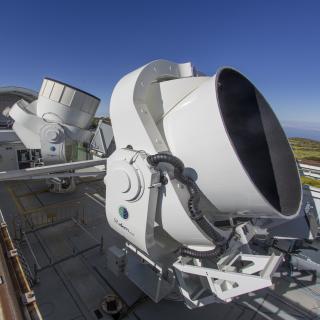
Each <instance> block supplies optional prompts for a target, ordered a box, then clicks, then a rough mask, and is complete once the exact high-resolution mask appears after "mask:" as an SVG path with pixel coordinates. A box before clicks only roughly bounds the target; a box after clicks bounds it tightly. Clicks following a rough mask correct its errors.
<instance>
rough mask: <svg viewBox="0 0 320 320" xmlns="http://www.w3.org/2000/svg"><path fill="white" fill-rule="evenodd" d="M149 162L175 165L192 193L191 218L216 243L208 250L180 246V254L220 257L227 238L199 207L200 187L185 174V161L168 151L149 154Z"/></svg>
mask: <svg viewBox="0 0 320 320" xmlns="http://www.w3.org/2000/svg"><path fill="white" fill-rule="evenodd" d="M147 162H148V163H149V164H150V165H151V166H153V167H156V166H157V165H158V164H159V163H161V162H164V163H169V164H171V165H172V166H173V167H174V176H175V178H176V179H177V180H178V181H180V182H181V183H183V184H185V185H186V186H187V188H188V191H189V194H190V198H189V200H188V210H189V213H190V217H191V219H192V220H193V221H195V222H196V223H197V225H198V226H199V227H200V228H201V230H203V231H204V232H205V233H206V234H207V235H208V236H209V237H210V239H212V240H213V242H214V244H215V248H214V249H212V250H208V251H197V250H193V249H189V248H187V247H182V248H180V254H181V255H182V256H189V257H192V258H198V259H203V258H209V257H210V258H218V257H220V256H221V255H222V254H223V252H224V251H225V249H226V240H225V239H224V237H222V236H221V235H220V234H219V233H218V232H217V231H216V230H215V229H214V228H213V227H212V225H211V224H210V223H209V222H208V220H207V219H206V218H205V217H204V216H203V214H202V212H201V210H200V209H199V203H200V189H199V187H198V186H197V184H196V183H195V181H194V180H193V179H191V178H190V177H187V176H186V175H184V173H183V171H184V164H183V162H182V161H181V160H180V159H179V158H177V157H175V156H173V155H171V154H167V153H158V154H155V155H149V156H148V157H147Z"/></svg>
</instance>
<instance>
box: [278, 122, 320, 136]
mask: <svg viewBox="0 0 320 320" xmlns="http://www.w3.org/2000/svg"><path fill="white" fill-rule="evenodd" d="M280 123H281V125H282V127H283V129H284V131H285V133H286V135H287V136H288V137H289V138H306V139H311V140H316V141H320V123H317V122H308V121H297V120H291V121H288V120H280Z"/></svg>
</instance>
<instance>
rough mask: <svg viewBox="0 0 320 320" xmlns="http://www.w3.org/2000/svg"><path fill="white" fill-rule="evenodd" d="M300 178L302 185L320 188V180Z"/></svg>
mask: <svg viewBox="0 0 320 320" xmlns="http://www.w3.org/2000/svg"><path fill="white" fill-rule="evenodd" d="M300 178H301V183H302V184H307V185H309V186H312V187H315V188H320V180H317V179H313V178H310V177H300Z"/></svg>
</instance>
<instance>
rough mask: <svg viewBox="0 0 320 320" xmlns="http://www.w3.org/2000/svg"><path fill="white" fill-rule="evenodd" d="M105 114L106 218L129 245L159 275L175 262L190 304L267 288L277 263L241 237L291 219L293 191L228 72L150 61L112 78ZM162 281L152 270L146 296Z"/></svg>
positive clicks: (261, 122)
mask: <svg viewBox="0 0 320 320" xmlns="http://www.w3.org/2000/svg"><path fill="white" fill-rule="evenodd" d="M110 116H111V120H112V126H113V132H114V138H115V143H116V147H117V149H116V151H115V152H114V153H113V154H112V155H111V156H110V157H109V158H108V174H107V176H106V177H105V182H106V214H107V219H108V222H109V224H110V226H111V227H112V228H113V229H114V230H115V231H117V232H118V233H119V234H121V235H122V236H123V237H124V238H125V239H126V240H127V247H128V248H130V249H131V250H132V252H134V253H135V254H138V255H139V256H141V257H142V258H143V259H144V260H145V261H148V262H149V263H150V265H151V266H152V268H157V269H158V270H160V272H164V274H165V273H166V272H169V273H170V270H169V269H170V268H171V267H172V266H173V267H174V270H175V275H176V279H177V280H178V286H179V288H180V292H181V294H182V295H183V296H184V298H185V301H186V303H187V305H188V306H190V307H192V308H194V307H199V306H201V305H205V304H208V303H212V302H216V300H215V298H216V297H218V298H219V299H220V300H223V301H230V299H232V298H233V297H235V296H238V295H240V294H243V293H247V292H251V291H255V290H258V289H261V288H264V287H267V286H270V285H271V284H272V282H271V276H272V274H273V272H274V271H275V270H276V269H277V266H278V265H279V263H280V262H281V259H282V258H281V256H275V255H271V256H262V255H256V254H255V253H254V252H253V251H252V249H251V247H250V241H251V240H252V239H253V238H254V237H255V236H256V235H258V234H261V235H262V234H263V235H265V233H266V228H267V227H268V225H270V222H273V223H275V220H277V221H279V220H281V219H283V220H286V219H293V218H295V217H296V216H297V214H298V212H299V209H300V204H301V185H300V179H299V175H298V170H297V166H296V163H295V159H294V157H293V153H292V150H291V148H290V146H289V143H288V141H287V138H286V136H285V134H284V132H283V130H282V128H281V125H280V124H279V121H278V120H277V118H276V116H275V115H274V113H273V111H272V109H271V108H270V106H269V104H268V103H267V102H266V100H265V99H264V97H263V96H262V95H261V93H260V92H259V90H258V89H257V88H256V87H255V86H254V85H253V84H252V83H251V82H250V81H249V80H248V79H246V78H245V77H244V76H243V75H242V74H241V73H239V72H238V71H236V70H234V69H232V68H222V69H220V70H219V71H218V72H217V74H216V75H214V76H212V77H210V76H204V75H203V74H200V73H198V72H197V71H196V70H195V69H194V68H193V67H192V65H191V64H190V63H186V64H176V63H173V62H170V61H165V60H158V61H154V62H151V63H149V64H147V65H145V66H143V67H142V68H140V69H137V70H135V71H133V72H131V73H129V74H127V75H126V76H125V77H123V78H122V79H121V80H120V81H119V82H118V84H117V85H116V87H115V89H114V91H113V93H112V97H111V103H110ZM210 259H213V260H214V261H215V264H212V261H211V260H210ZM237 262H240V266H242V267H240V268H239V267H237V266H236V263H237ZM129 267H130V266H128V268H129ZM139 268H140V266H139V262H137V263H136V265H135V266H134V268H133V270H140V269H139ZM141 268H142V269H141V272H144V271H143V270H144V269H143V267H141ZM151 273H152V271H151ZM130 274H131V273H130V270H129V271H128V276H129V277H131V279H132V281H134V282H135V283H136V284H137V285H138V286H140V287H141V288H142V289H143V290H145V292H147V293H148V294H149V295H150V286H151V284H150V285H149V284H146V283H144V282H143V281H139V279H143V276H140V277H139V279H137V277H135V271H134V272H133V273H132V276H130ZM147 275H148V273H147V271H146V276H147ZM164 278H165V277H164ZM148 279H149V278H148ZM160 283H161V280H159V274H157V273H154V284H152V286H153V285H154V287H155V285H157V286H158V287H157V289H156V290H154V292H153V293H154V295H153V294H151V295H150V296H151V297H152V298H153V299H154V300H155V301H158V300H159V299H160V298H161V297H160V296H161V294H159V292H161V290H160V289H159V286H160V285H161V284H160ZM195 284H197V285H195ZM163 290H164V291H165V289H163ZM204 292H209V293H210V292H211V294H209V295H204Z"/></svg>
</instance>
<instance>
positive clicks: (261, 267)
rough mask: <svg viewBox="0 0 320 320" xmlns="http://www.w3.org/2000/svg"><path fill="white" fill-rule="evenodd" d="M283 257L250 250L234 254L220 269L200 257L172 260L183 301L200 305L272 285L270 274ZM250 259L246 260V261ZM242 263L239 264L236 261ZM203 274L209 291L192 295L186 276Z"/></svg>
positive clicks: (228, 300)
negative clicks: (206, 264) (251, 252)
mask: <svg viewBox="0 0 320 320" xmlns="http://www.w3.org/2000/svg"><path fill="white" fill-rule="evenodd" d="M281 261H282V255H280V256H276V255H274V254H273V255H271V256H262V255H251V254H242V253H240V254H237V255H236V256H235V257H234V258H233V259H232V260H231V261H230V262H228V263H227V264H225V265H222V266H221V267H220V269H214V268H208V267H205V266H202V264H201V261H199V260H196V263H194V260H192V259H179V260H178V261H177V262H175V263H174V264H173V266H174V268H175V270H176V276H177V280H178V282H179V287H180V291H181V294H182V295H183V296H184V298H185V300H186V304H187V305H188V306H189V307H191V308H195V307H200V306H204V305H206V304H210V303H212V302H215V301H217V300H223V301H225V302H230V301H231V300H232V298H234V297H237V296H239V295H242V294H245V293H249V292H252V291H256V290H259V289H262V288H265V287H269V286H270V285H272V281H271V276H272V274H273V273H274V272H275V270H276V269H277V268H278V266H279V264H280V263H281ZM245 262H249V264H245ZM236 263H238V265H243V266H242V267H238V266H236V265H235V264H236ZM188 276H189V278H190V277H191V278H192V277H193V278H195V277H204V278H205V279H206V281H207V285H208V286H207V287H208V288H210V291H211V293H210V294H209V295H205V296H203V295H202V293H203V292H199V294H198V296H195V297H192V296H191V295H190V291H189V290H188V283H187V280H186V279H187V278H188Z"/></svg>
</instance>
